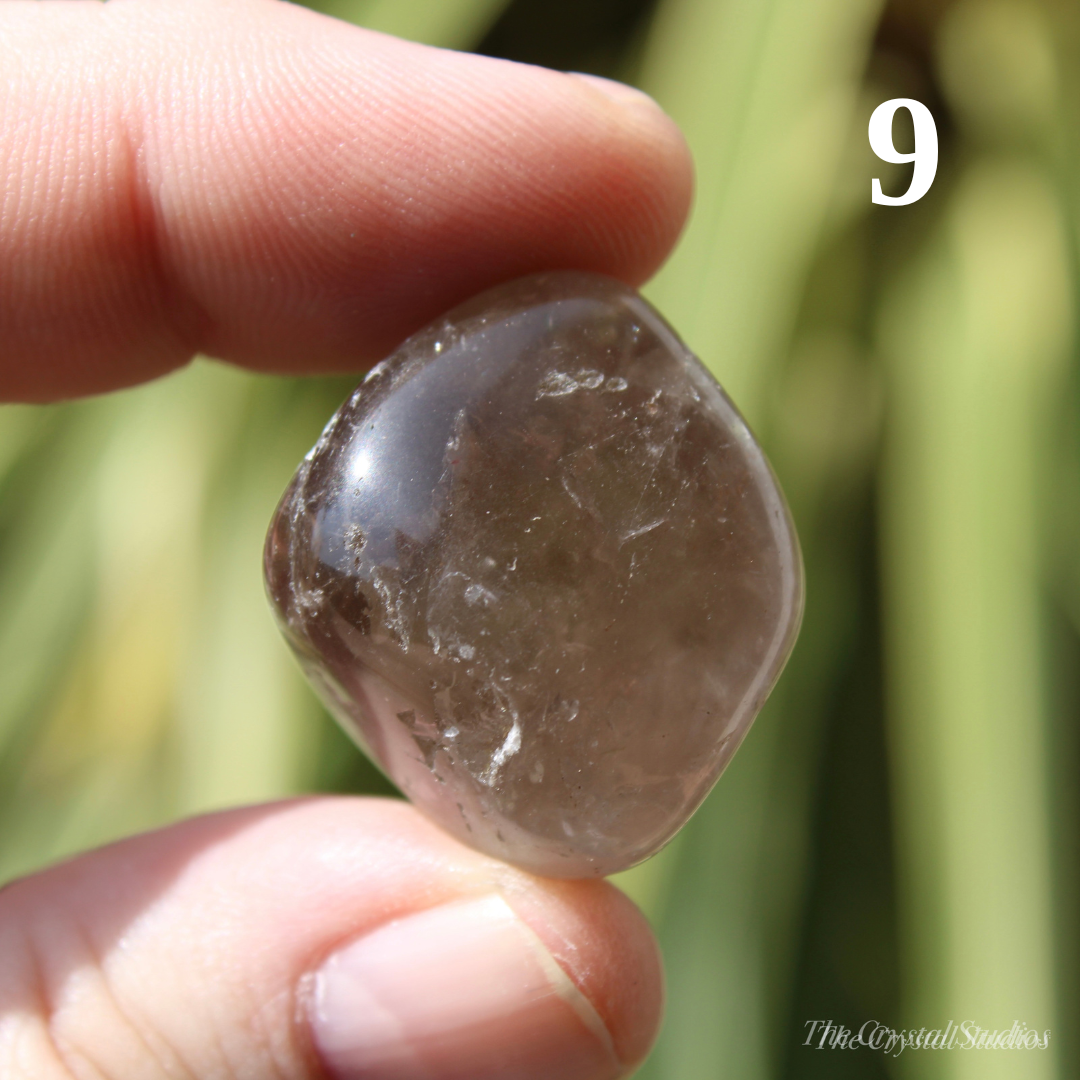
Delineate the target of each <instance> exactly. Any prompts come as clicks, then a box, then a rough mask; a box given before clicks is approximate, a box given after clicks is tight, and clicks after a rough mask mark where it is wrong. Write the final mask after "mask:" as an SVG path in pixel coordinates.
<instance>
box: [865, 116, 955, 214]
mask: <svg viewBox="0 0 1080 1080" xmlns="http://www.w3.org/2000/svg"><path fill="white" fill-rule="evenodd" d="M897 109H907V110H908V112H910V113H911V121H912V123H913V124H914V125H915V153H913V154H901V153H900V152H899V151H898V150H897V149H896V147H895V146H894V145H893V139H892V125H893V117H894V116H895V115H896V110H897ZM870 149H871V150H873V151H874V153H875V154H877V156H878V157H879V158H881V160H882V161H891V162H893V163H894V164H897V165H899V164H901V163H902V162H905V161H914V162H915V172H914V173H913V174H912V177H911V184H910V185H909V186H908V189H907V191H905V192H904V194H903V195H897V196H895V197H894V196H891V195H883V194H882V193H881V181H880V180H878V179H877V177H875V178H874V179H873V180H872V181H871V183H870V201H871V202H875V203H879V204H880V205H882V206H907V205H909V204H910V203H913V202H918V200H919V199H921V198H922V197H923V196H924V195H925V194H926V193H927V192H928V191H929V190H930V185H931V184H932V183H933V182H934V177H935V176H936V175H937V159H938V145H937V126H936V125H935V124H934V118H933V116H931V115H930V110H929V109H928V108H927V107H926V106H925V105H924V104H923V103H922V102H921V101H913V100H912V99H911V98H892V99H890V100H889V101H883V102H882V103H881V104H880V105H879V106H878V107H877V108H876V109H875V110H874V112H873V115H872V116H871V117H870Z"/></svg>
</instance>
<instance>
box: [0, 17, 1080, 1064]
mask: <svg viewBox="0 0 1080 1080" xmlns="http://www.w3.org/2000/svg"><path fill="white" fill-rule="evenodd" d="M316 6H320V7H321V9H322V10H324V11H327V12H329V13H331V14H334V15H336V16H339V17H341V18H346V19H350V20H352V21H355V22H358V23H361V24H364V25H367V26H372V27H375V28H377V29H380V30H385V31H388V32H391V33H397V34H401V35H403V36H406V37H411V38H414V39H416V40H421V41H426V42H429V43H432V44H437V45H444V46H449V47H453V48H465V49H469V48H472V49H477V50H478V51H481V52H485V53H489V54H492V55H498V56H504V57H508V58H511V59H516V60H523V61H528V62H532V63H541V64H547V65H549V66H553V67H557V68H563V69H573V70H582V71H592V72H596V73H599V74H604V75H608V76H612V77H616V78H621V79H623V80H625V81H628V82H632V83H635V84H637V85H640V86H642V87H643V88H644V89H646V90H648V91H649V92H650V93H652V94H653V95H654V96H655V97H656V98H657V99H658V100H659V101H660V102H661V104H662V105H664V107H665V108H666V109H667V110H668V111H669V112H670V113H671V114H672V115H673V116H674V117H675V119H676V120H677V121H678V122H679V123H680V124H681V125H682V126H683V129H684V130H685V131H686V133H687V136H688V138H689V140H690V142H691V145H692V148H693V150H694V154H695V158H696V161H697V166H698V191H697V197H696V204H695V208H694V211H693V216H692V219H691V222H690V225H689V228H688V230H687V232H686V235H685V236H684V238H683V240H682V242H681V244H680V246H679V248H678V250H677V252H676V254H675V256H674V257H673V258H672V259H671V261H670V263H669V264H668V265H667V266H666V267H665V269H664V270H663V271H662V272H661V273H660V275H659V276H658V277H657V279H656V280H655V281H654V282H652V283H651V284H650V285H649V286H648V288H647V290H646V292H647V294H648V295H649V296H650V297H651V298H652V299H653V301H654V302H655V303H656V304H657V305H658V306H659V307H660V309H661V310H662V311H663V312H664V313H665V314H666V315H667V316H668V318H669V319H670V320H671V322H672V323H673V324H674V325H675V327H676V328H677V329H678V330H679V331H680V333H681V334H682V335H683V336H684V338H685V339H686V340H687V341H688V343H689V344H690V345H691V347H693V348H694V349H695V350H696V351H697V352H698V353H699V354H700V355H701V356H702V358H703V359H704V360H705V361H706V362H707V363H708V364H709V365H710V366H711V368H712V369H713V371H714V372H715V373H716V374H717V376H718V377H719V378H720V379H721V381H722V382H723V383H724V384H725V386H726V387H727V388H728V390H729V391H730V392H731V393H732V395H733V397H734V398H735V400H736V401H737V402H738V403H739V405H740V407H741V408H742V409H743V411H744V412H745V413H746V415H747V417H748V418H749V419H750V421H751V424H752V425H753V426H754V427H755V429H756V430H757V432H758V433H759V435H760V436H761V438H762V439H763V441H764V442H765V444H766V446H767V448H768V451H769V453H770V456H771V457H772V460H773V462H774V464H775V466H776V468H777V471H778V472H779V474H780V476H781V479H782V481H783V483H784V486H785V489H786V491H787V493H788V496H789V499H790V501H791V504H792V507H793V510H794V513H795V516H796V519H797V522H798V525H799V530H800V535H801V537H802V541H803V545H804V552H805V557H806V565H807V576H808V586H807V615H806V621H805V624H804V628H803V633H802V638H801V640H800V642H799V645H798V647H797V649H796V652H795V655H794V656H793V658H792V660H791V663H790V665H789V667H788V670H787V672H786V673H785V675H784V677H783V679H782V681H781V684H780V686H779V687H778V689H777V691H776V692H775V694H774V695H773V698H772V699H771V701H770V703H769V705H768V706H767V708H766V710H765V712H764V713H763V714H762V716H761V717H760V718H759V720H758V721H757V724H756V725H755V727H754V729H753V731H752V732H751V735H750V736H749V738H748V739H747V741H746V743H745V745H744V747H743V749H742V750H741V751H740V753H739V754H738V756H737V757H736V759H735V761H734V763H733V764H732V766H731V767H730V769H729V770H728V772H727V773H726V774H725V776H724V777H723V779H722V780H721V782H720V784H719V786H718V787H717V789H716V791H715V792H714V793H713V795H712V796H711V797H710V798H709V800H708V801H707V802H706V804H705V806H704V807H703V808H702V809H701V811H700V812H699V813H698V814H697V815H696V817H695V818H694V819H693V820H692V821H691V823H690V825H689V826H688V827H687V828H686V829H685V830H684V831H683V833H682V834H680V836H679V837H678V839H677V840H676V841H675V842H674V843H673V844H672V845H671V846H670V847H669V848H668V849H666V850H665V851H664V852H663V853H661V855H659V856H658V857H657V858H655V859H653V860H652V861H651V862H649V863H647V864H645V865H644V866H642V867H639V868H637V869H635V870H633V871H630V872H629V873H627V874H625V875H622V876H621V877H620V879H619V880H620V884H622V885H623V887H625V888H626V889H627V890H628V891H629V892H630V893H631V894H632V895H633V896H634V897H635V898H636V899H637V900H638V902H639V903H640V904H641V905H642V906H643V908H644V909H645V910H646V912H647V913H648V915H649V916H650V918H651V919H652V920H653V923H654V925H655V926H656V928H657V931H658V933H659V935H660V938H661V940H662V943H663V946H664V950H665V955H666V959H667V965H668V974H669V1008H668V1015H667V1021H666V1024H665V1028H664V1031H663V1034H662V1036H661V1038H660V1041H659V1043H658V1045H657V1048H656V1050H655V1052H654V1053H653V1055H652V1057H651V1058H650V1059H649V1061H648V1062H647V1063H646V1065H645V1066H644V1067H643V1069H642V1071H641V1073H640V1074H639V1075H640V1076H642V1077H647V1078H648V1080H719V1078H726V1077H734V1078H738V1080H766V1078H768V1080H773V1078H777V1080H779V1078H785V1080H809V1078H813V1077H829V1078H830V1080H834V1078H835V1080H845V1078H856V1077H858V1078H863V1077H865V1078H877V1077H880V1078H884V1077H889V1076H903V1077H911V1078H923V1077H926V1078H937V1077H940V1078H949V1080H952V1078H956V1080H961V1078H965V1080H966V1078H968V1077H970V1078H973V1080H974V1078H976V1077H978V1078H979V1080H994V1078H998V1077H1000V1078H1003V1080H1004V1078H1009V1080H1012V1078H1020V1077H1024V1078H1028V1077H1030V1078H1038V1080H1043V1078H1045V1080H1050V1078H1056V1077H1067V1076H1076V1075H1080V1045H1078V1041H1077V1040H1078V1037H1080V1025H1078V1023H1077V1021H1078V1019H1080V1015H1078V1014H1080V992H1078V979H1080V963H1078V961H1080V941H1078V934H1077V928H1078V927H1080V881H1078V877H1077V867H1078V866H1080V859H1078V856H1080V800H1078V783H1077V777H1078V775H1080V771H1078V770H1080V741H1078V738H1077V726H1078V725H1077V720H1078V719H1080V387H1078V379H1077V375H1078V368H1077V352H1076V345H1075V338H1074V329H1075V327H1074V324H1075V322H1076V318H1075V313H1076V309H1077V282H1076V272H1075V266H1076V262H1077V257H1076V254H1077V240H1078V236H1080V201H1078V196H1080V161H1078V150H1080V115H1077V103H1078V102H1080V95H1078V90H1080V85H1078V82H1080V26H1078V16H1080V11H1078V10H1077V9H1076V6H1075V4H1070V3H1066V2H1065V0H1061V2H1058V0H1030V2H1025V0H957V2H948V0H893V2H891V3H888V4H884V5H883V4H882V3H881V2H880V0H655V2H653V0H573V2H571V0H324V2H322V3H321V4H319V5H316ZM894 97H912V98H916V99H918V100H920V101H922V102H923V103H924V104H926V105H927V106H928V107H929V108H930V109H931V111H932V112H933V114H934V116H935V118H936V121H937V126H938V131H939V135H940V138H941V162H940V167H939V171H938V176H937V179H936V181H935V183H934V186H933V188H932V189H931V191H930V193H929V195H928V196H927V197H926V198H924V199H923V200H922V201H921V202H919V203H917V204H915V205H913V206H910V207H904V208H893V207H879V206H872V205H871V203H870V198H869V187H870V178H871V177H872V176H879V177H881V178H882V179H883V183H884V185H885V189H886V191H887V192H891V193H899V192H900V191H902V190H904V188H906V186H907V178H908V176H909V175H910V167H907V166H886V165H884V164H883V163H881V162H879V161H878V160H877V159H876V158H874V157H873V156H872V154H871V151H870V149H869V145H868V142H867V136H866V128H867V122H868V119H869V115H870V112H871V111H872V110H873V108H874V106H876V105H877V104H879V103H880V102H882V101H884V100H886V99H888V98H894ZM904 116H905V114H904V113H900V114H899V117H898V122H897V131H898V136H897V143H898V145H899V146H900V147H901V149H903V148H904V147H903V140H904V138H908V139H909V140H910V138H911V136H910V132H909V133H908V134H906V135H905V134H904V133H903V131H902V128H903V119H904ZM350 388H351V387H350V384H349V383H348V382H347V381H342V380H340V379H338V380H332V379H327V380H306V381H298V380H287V379H275V378H269V377H257V376H251V375H247V374H243V373H240V372H237V371H235V370H232V369H229V368H226V367H222V366H219V365H215V364H213V363H212V362H209V361H198V362H196V363H195V364H194V365H193V366H192V367H191V368H190V369H188V370H185V371H183V372H181V373H179V374H176V375H174V376H171V377H169V378H167V379H164V380H161V381H159V382H157V383H154V384H152V385H149V386H145V387H142V388H139V389H136V390H132V391H127V392H124V393H120V394H115V395H112V396H109V397H106V398H100V399H95V400H91V401H85V402H80V403H75V404H66V405H60V406H55V407H48V408H39V407H23V406H7V407H4V408H3V409H2V410H0V882H2V881H3V880H6V879H8V878H10V877H12V876H14V875H17V874H22V873H26V872H28V871H31V870H33V869H34V868H35V867H38V866H40V865H42V864H44V863H46V862H49V861H51V860H54V859H56V858H59V857H61V856H64V855H66V854H68V853H70V852H73V851H76V850H79V849H81V848H84V847H86V846H89V845H93V844H97V843H100V842H103V841H106V840H109V839H112V838H114V837H117V836H120V835H123V834H126V833H129V832H132V831H135V830H138V829H142V828H146V827H150V826H153V825H156V824H159V823H163V822H166V821H170V820H172V819H174V818H176V817H178V816H180V815H184V814H190V813H194V812H198V811H202V810H207V809H211V808H217V807H222V806H226V805H230V804H236V803H240V802H246V801H250V800H257V799H265V798H272V797H276V796H280V795H285V794H290V793H295V792H303V791H315V790H336V791H380V792H386V791H388V790H389V788H388V786H387V784H386V782H385V781H384V780H383V779H382V778H381V776H380V775H379V774H378V773H377V772H376V771H375V770H374V769H373V768H372V767H371V766H370V765H369V764H368V763H367V762H366V761H365V760H364V759H363V758H362V757H361V756H360V755H359V753H357V752H356V751H354V750H353V749H352V747H351V745H350V744H349V743H348V742H347V741H346V740H345V738H344V736H342V735H341V734H340V733H339V732H338V730H337V729H336V727H335V726H334V725H333V724H332V722H331V721H330V720H329V719H328V718H327V717H326V715H325V714H324V712H323V711H322V709H321V707H320V706H319V705H318V704H317V703H316V702H315V700H314V698H313V697H312V695H311V694H310V693H309V691H308V690H307V689H306V687H305V686H304V684H303V683H302V681H301V679H300V677H299V674H298V672H297V669H296V667H295V665H294V664H293V662H292V660H291V659H290V657H289V656H288V655H287V652H286V650H285V648H284V646H283V645H282V643H281V642H280V641H279V639H278V635H277V631H276V629H275V628H274V626H273V624H272V622H271V619H270V616H269V613H268V609H267V606H266V603H265V600H264V597H263V591H262V584H261V580H260V560H259V554H260V550H261V543H262V537H263V532H264V530H265V527H266V524H267V522H268V520H269V517H270V514H271V512H272V510H273V507H274V504H275V502H276V500H277V498H278V497H279V495H280V493H281V491H282V489H283V488H284V485H285V483H286V482H287V480H288V478H289V476H290V475H291V472H292V470H293V468H294V467H295V465H296V463H297V462H298V461H299V459H300V457H301V456H302V455H303V453H304V452H305V451H306V449H307V448H308V446H309V445H310V444H311V443H312V442H313V441H314V439H315V437H316V436H317V434H318V432H319V430H320V429H321V427H322V425H323V423H324V422H325V420H326V418H327V417H328V416H329V414H330V412H331V411H332V410H333V409H334V408H336V406H337V405H338V403H339V402H340V400H341V399H342V398H343V397H344V395H345V394H346V393H347V391H348V390H349V389H350ZM813 1019H832V1020H833V1021H838V1022H842V1023H844V1024H846V1025H847V1026H849V1027H855V1028H857V1027H858V1026H859V1025H860V1024H862V1023H863V1022H864V1021H866V1020H879V1021H881V1022H883V1023H887V1024H890V1025H893V1026H900V1025H901V1024H902V1025H905V1026H912V1025H913V1026H916V1027H920V1026H923V1025H928V1026H930V1027H942V1026H944V1024H945V1023H946V1022H948V1021H950V1020H951V1021H953V1022H958V1021H960V1020H964V1019H968V1020H974V1021H975V1022H976V1023H978V1024H979V1025H981V1026H983V1027H990V1028H994V1027H1004V1028H1007V1027H1009V1026H1010V1025H1011V1024H1012V1022H1013V1021H1014V1020H1020V1021H1023V1022H1025V1023H1026V1024H1028V1025H1029V1026H1032V1027H1035V1028H1037V1029H1040V1030H1042V1029H1045V1028H1050V1029H1051V1031H1052V1032H1053V1037H1052V1039H1051V1044H1050V1049H1049V1050H1047V1051H1041V1052H1030V1051H1029V1052H1018V1051H995V1052H988V1053H970V1052H961V1051H953V1052H932V1051H923V1052H916V1051H909V1052H906V1053H904V1054H903V1055H901V1057H900V1058H899V1059H897V1060H889V1059H886V1058H885V1057H884V1056H883V1055H881V1054H875V1053H873V1052H871V1051H868V1050H860V1051H858V1052H855V1053H850V1052H848V1053H845V1052H840V1051H817V1050H815V1049H812V1048H810V1047H805V1046H804V1045H803V1040H804V1038H805V1028H804V1023H805V1022H806V1021H808V1020H813Z"/></svg>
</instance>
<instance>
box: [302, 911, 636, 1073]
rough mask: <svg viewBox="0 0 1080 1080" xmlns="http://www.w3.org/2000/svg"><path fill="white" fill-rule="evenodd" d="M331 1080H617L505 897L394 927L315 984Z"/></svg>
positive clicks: (592, 1021) (598, 1030)
mask: <svg viewBox="0 0 1080 1080" xmlns="http://www.w3.org/2000/svg"><path fill="white" fill-rule="evenodd" d="M311 1025H312V1033H313V1037H314V1041H315V1046H316V1049H317V1051H318V1053H319V1054H320V1056H321V1057H322V1059H323V1063H324V1064H325V1066H326V1067H327V1069H328V1071H329V1073H330V1075H331V1076H332V1077H334V1080H360V1078H361V1077H362V1078H363V1080H391V1078H393V1080H450V1078H454V1080H489V1078H490V1080H496V1078H498V1080H505V1078H507V1077H514V1080H551V1078H552V1077H559V1078H560V1080H613V1078H615V1077H617V1076H619V1074H620V1071H621V1070H620V1066H619V1062H618V1058H617V1057H616V1055H615V1051H614V1048H613V1046H612V1042H611V1036H610V1035H609V1034H608V1031H607V1029H606V1028H605V1027H604V1023H603V1021H602V1020H601V1019H600V1017H599V1015H598V1014H597V1012H596V1010H595V1009H594V1008H593V1007H592V1005H591V1004H590V1003H589V1001H588V999H587V998H585V996H584V995H583V994H582V993H581V991H580V990H578V989H577V987H576V986H574V984H573V983H572V982H571V981H570V978H569V977H568V976H567V975H566V973H565V972H564V971H563V969H562V968H561V967H560V966H559V965H558V963H557V962H556V961H555V960H554V958H553V957H552V956H551V954H550V953H549V952H548V951H547V949H546V948H545V947H544V944H543V943H542V942H541V940H540V939H539V938H538V937H537V936H536V934H535V933H534V932H533V931H532V930H531V929H530V928H529V927H528V926H526V925H525V923H523V922H522V921H521V920H520V919H519V918H518V917H517V916H516V915H515V914H514V912H513V911H512V910H511V908H510V907H509V905H508V904H507V903H506V901H504V900H503V899H502V898H501V897H499V896H486V897H483V898H482V899H478V900H466V901H458V902H456V903H452V904H446V905H443V906H442V907H437V908H432V909H431V910H428V911H424V912H421V913H419V914H417V915H410V916H408V917H407V918H404V919H400V920H397V921H395V922H392V923H388V924H387V925H385V926H382V927H380V928H379V929H378V930H375V931H373V932H372V933H370V934H368V935H367V936H365V937H363V938H361V939H360V940H358V941H355V942H353V943H352V944H351V945H347V946H346V947H345V948H343V949H342V950H341V951H340V952H337V953H335V954H334V955H333V956H331V957H330V959H329V960H327V961H326V963H325V964H323V966H322V967H321V968H320V969H319V971H318V973H317V974H316V976H315V985H314V994H313V997H312V1004H311Z"/></svg>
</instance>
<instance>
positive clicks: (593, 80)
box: [568, 71, 667, 116]
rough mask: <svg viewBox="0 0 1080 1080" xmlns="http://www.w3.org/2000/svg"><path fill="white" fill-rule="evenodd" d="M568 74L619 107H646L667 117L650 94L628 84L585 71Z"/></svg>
mask: <svg viewBox="0 0 1080 1080" xmlns="http://www.w3.org/2000/svg"><path fill="white" fill-rule="evenodd" d="M568 74H570V75H573V76H574V78H575V79H582V80H584V81H585V82H587V83H588V84H589V85H590V86H591V87H592V88H593V89H594V90H599V91H600V93H601V94H603V95H604V96H605V97H607V98H610V99H611V100H612V101H614V102H615V103H616V104H617V105H629V106H631V107H632V108H638V109H640V108H643V107H644V108H646V109H648V110H649V111H650V112H654V113H660V114H661V115H664V116H666V115H667V114H666V113H664V111H663V109H661V108H660V106H659V105H657V104H656V102H655V101H654V100H653V99H652V98H651V97H649V95H648V94H646V93H645V92H644V91H642V90H638V89H637V88H636V87H633V86H627V85H626V83H621V82H616V81H615V80H614V79H605V78H603V76H601V75H586V74H585V73H584V72H583V71H571V72H569V73H568Z"/></svg>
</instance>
